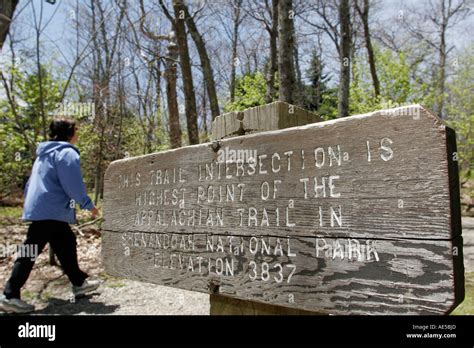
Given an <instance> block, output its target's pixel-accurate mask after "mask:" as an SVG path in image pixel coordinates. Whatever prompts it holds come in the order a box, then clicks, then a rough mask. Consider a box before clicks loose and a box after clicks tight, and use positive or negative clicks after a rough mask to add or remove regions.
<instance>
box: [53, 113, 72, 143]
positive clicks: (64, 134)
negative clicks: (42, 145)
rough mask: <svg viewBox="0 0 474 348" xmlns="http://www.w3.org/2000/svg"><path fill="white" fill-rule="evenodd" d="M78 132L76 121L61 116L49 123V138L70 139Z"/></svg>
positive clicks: (55, 139)
mask: <svg viewBox="0 0 474 348" xmlns="http://www.w3.org/2000/svg"><path fill="white" fill-rule="evenodd" d="M75 132H76V121H73V120H69V119H65V118H61V119H57V120H53V121H52V122H51V124H50V125H49V140H54V141H69V140H71V139H72V137H73V136H74V133H75Z"/></svg>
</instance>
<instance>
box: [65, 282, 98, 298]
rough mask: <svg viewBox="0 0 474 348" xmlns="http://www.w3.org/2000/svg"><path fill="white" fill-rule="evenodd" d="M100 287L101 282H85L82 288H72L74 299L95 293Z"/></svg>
mask: <svg viewBox="0 0 474 348" xmlns="http://www.w3.org/2000/svg"><path fill="white" fill-rule="evenodd" d="M99 285H100V280H87V279H86V280H84V283H82V285H81V286H75V285H73V286H72V293H73V294H74V297H80V296H83V295H85V294H87V293H88V292H91V291H94V290H95V289H97V288H98V287H99Z"/></svg>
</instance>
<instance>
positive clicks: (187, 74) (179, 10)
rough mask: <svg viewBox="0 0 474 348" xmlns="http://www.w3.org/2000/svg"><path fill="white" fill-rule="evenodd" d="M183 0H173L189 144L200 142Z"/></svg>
mask: <svg viewBox="0 0 474 348" xmlns="http://www.w3.org/2000/svg"><path fill="white" fill-rule="evenodd" d="M184 7H185V6H184V3H183V1H182V0H173V9H174V13H175V28H176V40H177V42H178V50H179V58H180V62H181V73H182V76H183V89H184V103H185V106H186V120H187V126H188V137H189V144H191V145H194V144H199V132H198V124H197V110H196V95H195V93H194V83H193V75H192V70H191V59H190V58H189V48H188V39H187V35H186V27H185V17H186V16H185V9H184Z"/></svg>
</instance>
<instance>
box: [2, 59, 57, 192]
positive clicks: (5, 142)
mask: <svg viewBox="0 0 474 348" xmlns="http://www.w3.org/2000/svg"><path fill="white" fill-rule="evenodd" d="M4 74H6V75H8V76H11V77H12V79H13V81H14V84H13V90H12V98H13V100H14V107H15V109H16V113H17V115H18V117H15V114H14V110H13V107H12V105H11V104H10V102H9V101H8V99H7V98H5V99H3V100H1V101H0V110H1V114H0V145H1V146H2V151H1V152H0V187H1V188H0V197H3V196H8V195H11V194H14V193H19V192H20V191H21V189H22V187H23V186H24V184H25V182H26V180H27V178H28V176H29V172H30V170H31V166H32V163H33V160H34V155H35V150H36V149H35V146H36V143H37V142H39V141H42V140H44V139H43V137H42V134H43V125H42V122H41V116H40V115H41V111H40V110H41V99H40V93H39V76H38V74H37V72H36V71H34V72H27V71H21V70H18V69H16V68H15V67H7V69H5V70H4ZM42 84H43V101H44V110H45V115H46V116H47V118H48V120H47V121H46V125H48V123H49V115H50V114H52V112H53V111H54V110H55V109H56V108H57V103H58V102H59V101H60V96H61V92H60V91H61V90H62V83H61V82H60V81H58V80H56V79H54V78H53V76H52V73H51V69H50V68H48V67H42Z"/></svg>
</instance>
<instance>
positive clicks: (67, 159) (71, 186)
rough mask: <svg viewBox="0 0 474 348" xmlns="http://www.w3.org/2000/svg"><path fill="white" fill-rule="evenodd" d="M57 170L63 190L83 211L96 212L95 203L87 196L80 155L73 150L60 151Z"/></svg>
mask: <svg viewBox="0 0 474 348" xmlns="http://www.w3.org/2000/svg"><path fill="white" fill-rule="evenodd" d="M56 170H57V172H58V177H59V181H60V183H61V186H62V188H63V189H64V191H65V192H66V194H67V195H68V196H69V198H71V199H73V200H74V202H75V203H77V204H79V206H80V207H81V209H87V210H91V211H92V212H94V211H95V212H96V211H97V210H96V208H95V207H94V203H92V200H91V199H90V198H89V196H88V195H87V191H86V188H85V186H84V182H83V181H82V174H81V164H80V160H79V154H78V153H77V152H76V151H75V150H74V149H72V148H66V149H63V150H62V151H60V152H59V153H58V154H57V157H56Z"/></svg>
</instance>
